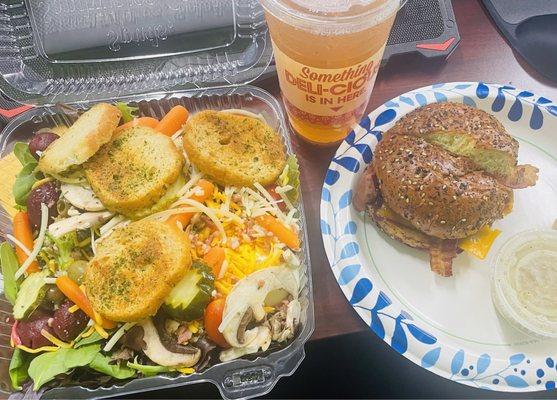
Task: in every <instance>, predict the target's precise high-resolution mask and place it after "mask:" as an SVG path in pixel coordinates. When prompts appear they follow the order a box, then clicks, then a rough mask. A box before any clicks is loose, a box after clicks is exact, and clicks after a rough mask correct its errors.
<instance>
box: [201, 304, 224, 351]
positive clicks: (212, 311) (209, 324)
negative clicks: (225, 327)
mask: <svg viewBox="0 0 557 400" xmlns="http://www.w3.org/2000/svg"><path fill="white" fill-rule="evenodd" d="M225 303H226V299H225V298H220V299H215V300H213V301H212V302H210V303H209V304H208V305H207V308H206V309H205V318H204V321H203V322H204V324H203V325H204V327H205V331H206V332H207V335H209V339H211V340H212V341H213V342H215V343H216V344H217V345H218V346H220V347H223V348H227V347H230V345H229V344H228V342H227V341H226V339H225V338H224V336H223V335H222V333H220V331H219V325H220V324H221V322H222V314H223V312H224V305H225Z"/></svg>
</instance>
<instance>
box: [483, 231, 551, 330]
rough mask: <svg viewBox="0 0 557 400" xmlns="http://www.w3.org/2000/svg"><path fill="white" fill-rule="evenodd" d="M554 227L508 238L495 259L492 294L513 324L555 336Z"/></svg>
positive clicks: (501, 312)
mask: <svg viewBox="0 0 557 400" xmlns="http://www.w3.org/2000/svg"><path fill="white" fill-rule="evenodd" d="M556 286H557V230H532V231H527V232H521V233H519V234H518V235H516V236H514V237H513V238H511V239H510V240H509V241H508V242H507V243H506V244H505V245H504V246H503V247H502V248H501V251H500V252H499V254H498V255H497V257H496V258H495V260H494V265H493V273H492V285H491V294H492V298H493V302H494V304H495V307H496V309H497V310H498V311H499V313H500V314H501V315H502V316H503V317H504V318H505V319H506V320H507V322H508V323H509V324H510V325H512V326H513V327H515V328H517V329H518V330H520V331H523V332H524V333H527V334H529V335H531V336H535V337H543V338H557V291H556V290H555V287H556Z"/></svg>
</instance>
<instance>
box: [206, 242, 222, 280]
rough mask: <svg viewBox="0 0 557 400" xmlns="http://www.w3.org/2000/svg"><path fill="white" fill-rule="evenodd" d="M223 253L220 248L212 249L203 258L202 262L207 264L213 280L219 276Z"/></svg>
mask: <svg viewBox="0 0 557 400" xmlns="http://www.w3.org/2000/svg"><path fill="white" fill-rule="evenodd" d="M224 258H225V253H224V249H223V248H222V247H218V246H217V247H212V248H211V250H209V252H208V253H207V254H205V255H204V256H203V261H205V262H206V263H207V265H208V266H209V267H211V269H212V270H213V275H214V276H215V279H217V277H218V276H219V272H220V269H221V268H222V263H223V262H224Z"/></svg>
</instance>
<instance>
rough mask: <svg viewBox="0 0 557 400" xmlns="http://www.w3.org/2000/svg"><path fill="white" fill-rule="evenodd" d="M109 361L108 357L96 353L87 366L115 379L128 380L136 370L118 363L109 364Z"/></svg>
mask: <svg viewBox="0 0 557 400" xmlns="http://www.w3.org/2000/svg"><path fill="white" fill-rule="evenodd" d="M111 361H113V360H112V359H111V358H110V357H109V356H105V355H102V354H101V353H97V355H96V356H95V358H93V361H91V363H90V364H89V367H90V368H92V369H94V370H95V371H98V372H100V373H103V374H105V375H110V376H112V377H114V378H116V379H128V378H131V377H132V376H134V375H135V374H136V370H134V369H132V368H130V367H128V366H126V365H124V364H121V363H119V362H117V363H115V364H111Z"/></svg>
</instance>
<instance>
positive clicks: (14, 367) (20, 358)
mask: <svg viewBox="0 0 557 400" xmlns="http://www.w3.org/2000/svg"><path fill="white" fill-rule="evenodd" d="M30 362H31V357H30V356H29V355H28V354H27V353H25V352H24V351H22V350H20V349H17V348H16V349H15V350H14V354H13V355H12V360H11V361H10V367H9V374H10V381H11V382H12V386H13V388H14V389H16V390H21V385H22V384H23V382H25V381H26V380H27V379H28V378H29V374H28V373H27V369H28V368H29V363H30Z"/></svg>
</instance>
